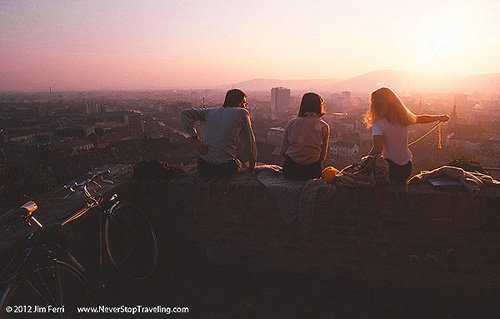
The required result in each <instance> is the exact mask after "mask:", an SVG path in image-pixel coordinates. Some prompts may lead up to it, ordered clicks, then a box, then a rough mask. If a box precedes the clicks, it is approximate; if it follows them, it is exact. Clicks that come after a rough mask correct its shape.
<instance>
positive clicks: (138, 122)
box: [125, 112, 143, 134]
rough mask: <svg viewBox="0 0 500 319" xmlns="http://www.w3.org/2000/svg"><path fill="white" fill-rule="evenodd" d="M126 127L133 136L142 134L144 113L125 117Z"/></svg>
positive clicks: (132, 113)
mask: <svg viewBox="0 0 500 319" xmlns="http://www.w3.org/2000/svg"><path fill="white" fill-rule="evenodd" d="M125 125H126V126H127V127H128V129H129V130H130V131H131V132H132V133H133V134H142V133H143V129H142V113H139V112H130V113H128V114H126V115H125Z"/></svg>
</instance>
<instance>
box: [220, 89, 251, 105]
mask: <svg viewBox="0 0 500 319" xmlns="http://www.w3.org/2000/svg"><path fill="white" fill-rule="evenodd" d="M246 96H247V95H246V94H245V92H243V91H242V90H239V89H232V90H229V91H227V93H226V98H225V99H224V104H223V105H222V106H223V107H238V106H240V103H241V102H242V101H243V99H244V98H245V97H246Z"/></svg>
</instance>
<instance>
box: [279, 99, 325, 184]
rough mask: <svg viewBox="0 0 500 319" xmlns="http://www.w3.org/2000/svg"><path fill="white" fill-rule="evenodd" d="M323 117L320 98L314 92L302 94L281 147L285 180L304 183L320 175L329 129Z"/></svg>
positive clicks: (323, 111)
mask: <svg viewBox="0 0 500 319" xmlns="http://www.w3.org/2000/svg"><path fill="white" fill-rule="evenodd" d="M324 114H325V110H324V107H323V98H322V97H321V96H320V95H318V94H316V93H306V94H304V96H303V97H302V101H301V103H300V109H299V114H298V116H297V117H294V118H293V119H291V120H290V121H288V123H287V125H286V127H285V135H284V136H283V142H282V144H281V155H282V156H284V157H285V162H284V163H283V175H284V176H285V177H286V178H288V179H290V180H297V181H305V180H308V179H313V178H317V177H320V176H321V162H322V161H323V160H324V159H325V158H326V152H327V150H328V139H329V137H330V126H329V125H328V124H327V123H326V122H325V121H323V120H322V119H321V118H320V117H321V116H323V115H324Z"/></svg>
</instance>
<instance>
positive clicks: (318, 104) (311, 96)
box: [299, 92, 325, 116]
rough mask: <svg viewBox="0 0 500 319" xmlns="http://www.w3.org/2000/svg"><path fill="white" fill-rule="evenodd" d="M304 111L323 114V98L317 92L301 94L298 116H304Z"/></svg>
mask: <svg viewBox="0 0 500 319" xmlns="http://www.w3.org/2000/svg"><path fill="white" fill-rule="evenodd" d="M306 112H313V113H316V114H318V116H323V115H325V109H324V108H323V98H322V97H321V96H320V95H319V94H317V93H312V92H309V93H306V94H304V96H302V102H300V109H299V116H305V113H306Z"/></svg>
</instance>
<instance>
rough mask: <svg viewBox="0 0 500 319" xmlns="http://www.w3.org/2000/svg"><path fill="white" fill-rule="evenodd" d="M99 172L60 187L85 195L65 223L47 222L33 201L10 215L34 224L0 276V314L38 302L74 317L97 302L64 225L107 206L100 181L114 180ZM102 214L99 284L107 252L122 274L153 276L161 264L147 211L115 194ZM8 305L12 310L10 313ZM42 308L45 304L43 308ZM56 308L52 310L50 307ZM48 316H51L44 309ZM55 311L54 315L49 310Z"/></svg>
mask: <svg viewBox="0 0 500 319" xmlns="http://www.w3.org/2000/svg"><path fill="white" fill-rule="evenodd" d="M108 174H109V171H106V172H99V173H97V174H95V175H93V176H92V177H91V178H89V179H86V180H84V181H83V182H81V183H77V182H74V183H73V184H70V185H66V186H64V187H63V188H62V189H63V190H69V191H71V192H76V191H77V190H81V191H82V192H83V194H84V195H85V198H86V200H85V205H84V207H82V208H81V209H80V210H78V211H76V212H74V213H72V214H70V215H69V217H67V218H66V219H64V220H63V221H62V222H57V223H54V224H51V225H47V226H45V225H43V224H42V223H41V222H40V221H39V220H38V219H37V218H36V217H35V216H34V212H35V211H36V210H37V208H38V205H37V204H36V203H35V202H34V201H29V202H27V203H25V204H24V205H22V206H21V207H20V208H19V209H17V210H14V211H13V212H11V214H9V217H14V218H15V217H16V216H21V218H22V220H23V222H24V223H26V224H28V225H29V226H33V227H35V230H34V231H32V232H30V234H29V235H28V238H27V240H26V241H25V242H24V243H23V244H22V247H21V249H19V251H18V253H16V254H15V255H14V256H13V257H12V258H11V259H10V261H9V262H8V264H7V266H6V267H5V269H4V272H3V273H2V275H1V276H0V278H1V279H2V281H1V283H2V284H3V290H2V293H1V295H0V311H1V312H0V318H1V319H4V318H12V317H16V316H15V315H16V314H15V312H16V306H19V305H22V306H24V307H31V308H18V309H17V310H21V311H23V313H26V312H27V311H28V312H29V311H31V312H33V311H36V310H37V308H33V307H34V306H38V307H42V308H38V310H40V309H45V310H47V309H48V308H47V307H48V306H49V305H50V306H52V307H56V306H57V307H61V306H65V307H66V309H65V310H64V311H65V312H64V313H63V314H58V316H59V315H60V317H62V318H73V317H74V316H75V315H77V314H76V313H75V311H76V306H85V305H91V304H93V295H94V294H93V291H94V289H93V288H92V286H91V285H90V284H89V280H88V278H87V271H86V270H85V267H84V266H83V265H82V264H81V263H80V262H79V261H78V260H77V258H76V257H74V255H73V254H72V253H71V252H70V251H69V249H68V246H67V241H66V239H65V237H64V232H63V229H64V227H65V226H66V225H68V224H70V223H72V222H73V221H75V220H77V219H79V218H81V217H82V216H84V215H85V214H87V213H88V212H89V211H91V210H94V209H96V208H97V207H100V206H101V205H103V203H104V202H105V201H104V195H102V194H100V193H99V190H100V189H101V185H100V183H102V182H105V183H112V182H111V181H109V180H106V179H105V178H104V177H105V176H106V175H108ZM98 215H99V228H100V229H99V274H100V276H101V278H100V280H98V285H100V286H102V287H104V286H105V283H104V281H103V279H102V278H103V277H102V275H103V265H104V250H106V254H107V256H108V259H109V261H110V262H111V264H112V266H113V267H114V268H115V269H116V270H117V271H118V273H120V274H121V275H123V276H125V277H127V278H129V279H133V280H140V279H145V278H147V277H149V276H150V275H151V274H152V273H153V272H154V270H155V268H156V266H157V263H158V246H157V242H156V234H155V232H154V230H153V227H152V223H151V221H150V220H149V218H148V217H147V216H146V215H145V213H144V212H143V211H142V210H141V209H140V208H139V207H137V206H136V205H134V204H132V203H125V202H123V203H122V202H120V201H119V200H118V195H117V194H113V195H112V196H111V197H110V198H109V199H108V200H107V206H106V207H105V208H104V209H102V210H100V213H99V214H98ZM6 307H10V308H8V309H9V310H11V311H12V312H10V313H8V312H7V311H6ZM43 307H44V308H43ZM52 309H54V308H52ZM46 315H49V314H47V313H46ZM50 315H52V316H53V315H54V314H50Z"/></svg>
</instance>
